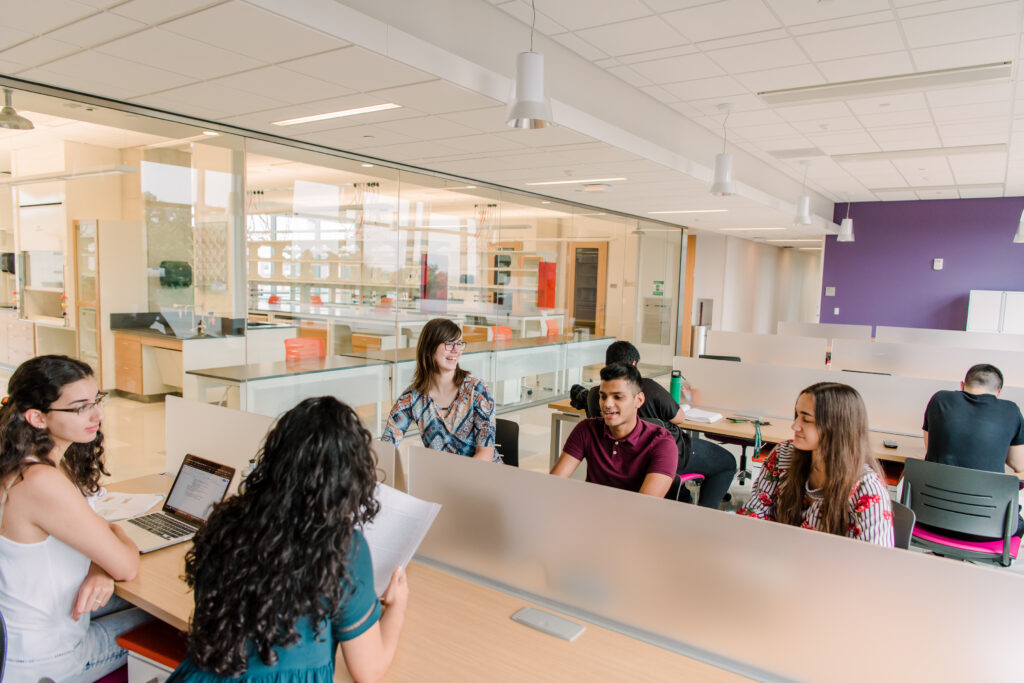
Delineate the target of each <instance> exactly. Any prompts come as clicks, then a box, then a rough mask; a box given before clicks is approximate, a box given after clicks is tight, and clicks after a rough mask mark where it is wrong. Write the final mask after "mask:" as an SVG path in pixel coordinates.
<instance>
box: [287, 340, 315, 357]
mask: <svg viewBox="0 0 1024 683" xmlns="http://www.w3.org/2000/svg"><path fill="white" fill-rule="evenodd" d="M324 355H325V352H324V340H323V339H320V338H319V337H292V338H291V339H285V340H284V359H285V360H300V359H302V358H323V357H324Z"/></svg>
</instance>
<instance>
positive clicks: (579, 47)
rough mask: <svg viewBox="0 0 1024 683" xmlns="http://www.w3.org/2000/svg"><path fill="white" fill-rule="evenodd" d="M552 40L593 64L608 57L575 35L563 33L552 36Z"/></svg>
mask: <svg viewBox="0 0 1024 683" xmlns="http://www.w3.org/2000/svg"><path fill="white" fill-rule="evenodd" d="M551 38H552V39H554V40H557V41H558V42H559V43H561V44H562V45H564V46H566V47H567V48H569V49H570V50H572V51H573V52H575V53H576V54H578V55H579V56H580V57H583V59H587V60H590V61H592V62H593V61H596V60H598V59H604V58H606V57H608V53H606V52H604V51H603V50H600V49H598V48H596V47H594V46H593V45H591V44H590V43H588V42H587V41H585V40H583V39H582V38H580V37H579V36H578V35H576V34H575V33H561V34H559V35H557V36H551Z"/></svg>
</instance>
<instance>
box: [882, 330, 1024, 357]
mask: <svg viewBox="0 0 1024 683" xmlns="http://www.w3.org/2000/svg"><path fill="white" fill-rule="evenodd" d="M875 339H876V340H877V341H883V342H899V343H904V344H935V345H942V346H958V347H960V348H966V349H1004V350H1007V351H1024V335H1021V334H998V333H995V332H966V331H964V330H929V329H923V328H916V327H886V326H884V325H879V326H878V328H877V330H876V331H875Z"/></svg>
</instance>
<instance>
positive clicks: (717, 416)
mask: <svg viewBox="0 0 1024 683" xmlns="http://www.w3.org/2000/svg"><path fill="white" fill-rule="evenodd" d="M686 419H687V420H693V421H694V422H706V423H708V424H710V423H712V422H718V421H719V420H721V419H722V414H721V413H715V412H712V411H710V410H701V409H700V408H690V409H689V410H688V411H686Z"/></svg>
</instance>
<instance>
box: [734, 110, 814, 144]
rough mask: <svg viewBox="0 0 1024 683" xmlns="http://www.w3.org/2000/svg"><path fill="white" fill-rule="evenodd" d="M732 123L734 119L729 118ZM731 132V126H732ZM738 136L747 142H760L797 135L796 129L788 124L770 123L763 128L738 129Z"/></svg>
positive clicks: (762, 126)
mask: <svg viewBox="0 0 1024 683" xmlns="http://www.w3.org/2000/svg"><path fill="white" fill-rule="evenodd" d="M729 119H730V121H731V120H732V117H731V116H730V117H729ZM730 130H731V126H730ZM736 134H737V135H742V136H743V138H744V139H746V140H752V141H755V142H756V141H758V140H765V139H768V138H781V137H790V136H793V135H796V134H797V131H796V129H794V128H793V126H791V125H789V124H788V123H769V124H764V125H761V126H748V127H745V128H737V129H736Z"/></svg>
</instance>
